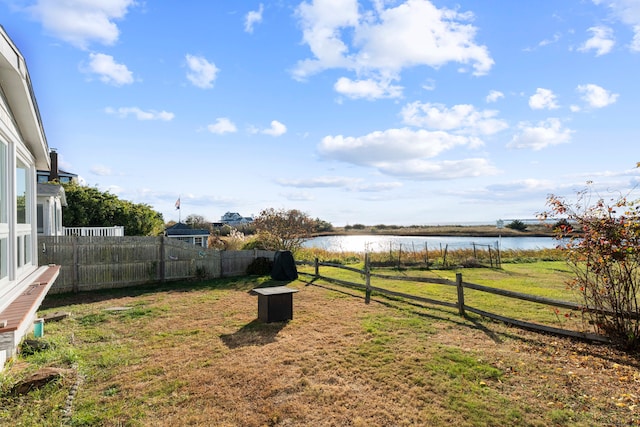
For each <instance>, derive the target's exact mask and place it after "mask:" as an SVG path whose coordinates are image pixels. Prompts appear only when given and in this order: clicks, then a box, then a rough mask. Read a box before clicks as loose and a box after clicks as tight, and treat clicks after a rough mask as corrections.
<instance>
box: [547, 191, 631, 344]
mask: <svg viewBox="0 0 640 427" xmlns="http://www.w3.org/2000/svg"><path fill="white" fill-rule="evenodd" d="M591 197H592V194H591V193H590V191H589V190H588V189H587V190H583V191H581V192H580V193H578V201H577V202H576V203H570V202H567V201H566V200H564V199H563V198H560V197H558V196H554V195H551V196H549V198H548V201H547V204H548V206H550V208H551V209H550V211H549V212H545V213H543V214H542V215H541V217H542V219H546V218H547V217H551V218H553V217H557V216H566V218H567V220H568V221H569V222H570V223H575V224H576V226H577V228H579V229H581V230H582V232H581V234H580V235H579V236H575V235H570V234H568V233H569V232H570V231H571V229H570V228H566V227H557V228H556V229H555V230H556V237H557V238H559V239H563V238H569V243H567V244H566V247H567V249H568V252H569V263H570V264H571V266H572V267H573V271H574V273H575V279H573V280H572V281H571V282H570V283H569V285H570V287H571V288H572V289H574V290H576V291H578V292H579V293H580V294H581V296H582V298H583V300H584V303H585V305H586V307H588V308H589V310H585V311H586V315H587V316H589V318H590V319H591V322H592V323H593V324H594V325H595V326H596V327H597V328H598V329H599V330H600V331H601V332H603V333H605V334H606V335H607V336H609V338H611V339H612V340H613V341H614V342H617V343H619V344H622V345H623V346H625V347H626V348H627V349H630V350H633V349H637V348H638V347H640V200H635V201H631V202H630V201H628V200H627V198H626V197H624V196H620V197H618V198H613V199H610V200H608V201H605V200H603V199H601V198H600V199H598V200H597V201H596V202H595V204H591V202H590V201H591V200H592V199H591Z"/></svg>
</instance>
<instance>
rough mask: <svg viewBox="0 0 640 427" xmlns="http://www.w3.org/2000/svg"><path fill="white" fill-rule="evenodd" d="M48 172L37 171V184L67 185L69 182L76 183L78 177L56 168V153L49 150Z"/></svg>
mask: <svg viewBox="0 0 640 427" xmlns="http://www.w3.org/2000/svg"><path fill="white" fill-rule="evenodd" d="M49 158H50V164H51V167H50V170H41V169H38V172H37V175H38V183H39V184H41V183H44V182H59V183H60V184H68V183H70V182H76V183H77V182H78V175H76V174H75V173H71V172H67V171H63V170H62V169H60V168H59V167H58V152H57V151H56V150H54V149H51V151H50V152H49Z"/></svg>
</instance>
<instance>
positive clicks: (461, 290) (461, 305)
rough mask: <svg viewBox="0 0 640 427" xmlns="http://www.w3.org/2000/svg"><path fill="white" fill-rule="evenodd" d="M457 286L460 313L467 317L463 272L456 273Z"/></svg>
mask: <svg viewBox="0 0 640 427" xmlns="http://www.w3.org/2000/svg"><path fill="white" fill-rule="evenodd" d="M456 287H457V288H458V313H460V316H462V317H466V313H465V311H464V286H462V273H456Z"/></svg>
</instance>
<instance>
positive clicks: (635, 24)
mask: <svg viewBox="0 0 640 427" xmlns="http://www.w3.org/2000/svg"><path fill="white" fill-rule="evenodd" d="M593 2H594V3H595V4H602V3H606V6H607V7H608V8H609V9H610V10H611V12H612V14H613V16H614V17H615V18H616V19H618V20H619V21H621V22H622V23H623V24H625V25H628V26H630V27H631V30H632V31H633V33H634V36H633V39H632V41H631V43H630V45H629V49H630V50H631V51H633V52H640V2H638V1H637V0H607V1H606V2H604V1H602V0H593Z"/></svg>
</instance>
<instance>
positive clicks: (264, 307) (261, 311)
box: [253, 286, 298, 323]
mask: <svg viewBox="0 0 640 427" xmlns="http://www.w3.org/2000/svg"><path fill="white" fill-rule="evenodd" d="M253 292H255V293H256V294H258V319H260V320H261V321H262V322H265V323H271V322H283V321H287V320H291V319H293V294H294V293H296V292H298V290H297V289H293V288H288V287H286V286H275V287H271V288H255V289H253Z"/></svg>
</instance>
